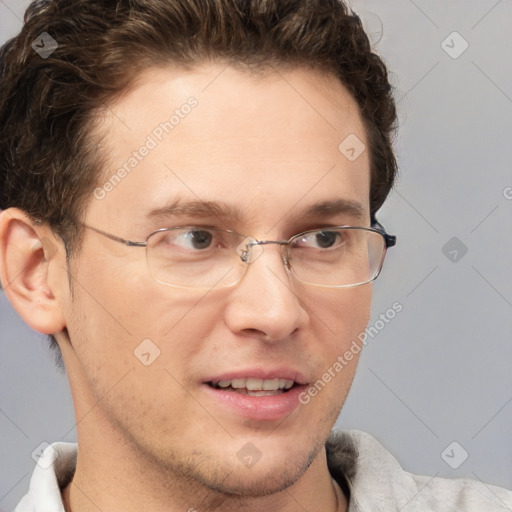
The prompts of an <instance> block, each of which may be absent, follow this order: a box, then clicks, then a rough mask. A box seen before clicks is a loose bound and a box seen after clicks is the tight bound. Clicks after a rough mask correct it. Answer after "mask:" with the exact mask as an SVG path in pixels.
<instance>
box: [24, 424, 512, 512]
mask: <svg viewBox="0 0 512 512" xmlns="http://www.w3.org/2000/svg"><path fill="white" fill-rule="evenodd" d="M326 451H327V461H328V467H329V471H330V473H331V476H332V477H333V478H334V479H335V480H336V482H337V483H338V485H339V486H340V487H341V488H342V489H343V491H344V492H345V495H346V496H347V498H348V499H349V508H348V512H434V511H435V512H505V511H507V512H512V491H508V490H505V489H502V488H499V487H495V486H491V485H486V484H484V483H481V482H477V481H475V480H469V479H447V478H437V477H429V476H419V475H413V474H411V473H408V472H407V471H404V470H403V469H402V468H401V467H400V465H399V464H398V462H397V461H396V459H395V458H394V457H393V456H392V455H391V454H390V453H389V452H388V451H387V450H386V449H385V448H384V447H383V446H382V445H381V444H379V442H378V441H377V440H376V439H375V438H373V437H372V436H371V435H369V434H366V433H364V432H360V431H357V430H338V431H333V432H332V433H331V435H330V436H329V439H328V441H327V444H326ZM76 458H77V445H76V444H74V443H54V444H52V445H50V446H48V447H47V448H46V450H45V451H44V452H43V455H42V456H41V458H40V459H39V461H38V463H37V466H36V468H35V470H34V473H33V475H32V479H31V481H30V488H29V492H28V493H27V494H26V495H25V496H24V497H23V499H22V500H21V501H20V503H19V504H18V506H17V507H16V509H15V512H64V511H65V509H64V505H63V503H62V496H61V489H63V488H64V487H65V486H66V485H67V484H68V483H69V482H70V480H71V478H72V477H73V473H74V470H75V466H76Z"/></svg>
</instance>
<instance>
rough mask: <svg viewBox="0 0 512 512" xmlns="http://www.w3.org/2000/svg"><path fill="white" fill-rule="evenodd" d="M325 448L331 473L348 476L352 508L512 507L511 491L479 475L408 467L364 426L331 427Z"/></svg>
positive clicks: (472, 511) (427, 511)
mask: <svg viewBox="0 0 512 512" xmlns="http://www.w3.org/2000/svg"><path fill="white" fill-rule="evenodd" d="M326 451H327V458H328V464H329V470H330V471H331V474H332V476H333V477H334V478H335V479H336V480H338V479H339V478H340V477H341V478H343V477H344V478H345V479H346V482H347V484H348V487H349V489H350V509H349V510H350V512H359V511H366V510H378V511H379V512H387V511H396V510H401V511H403V512H420V511H421V512H434V511H436V512H437V511H442V512H444V511H452V510H453V511H457V512H476V511H478V512H499V511H503V512H505V511H509V512H510V511H511V510H512V491H508V490H506V489H501V488H499V487H495V486H492V485H486V484H484V483H481V482H477V481H475V480H469V479H448V478H439V477H436V476H421V475H414V474H412V473H408V472H407V471H404V470H403V469H402V468H401V466H400V464H399V463H398V461H397V460H396V459H395V458H394V457H393V456H392V455H391V454H390V453H389V452H388V451H387V450H386V449H385V448H384V447H383V446H382V445H381V444H380V443H379V442H378V441H377V440H376V439H375V438H374V437H372V436H371V435H370V434H367V433H365V432H361V431H356V430H338V431H333V432H332V433H331V435H330V436H329V439H328V441H327V444H326ZM341 475H342V476H341Z"/></svg>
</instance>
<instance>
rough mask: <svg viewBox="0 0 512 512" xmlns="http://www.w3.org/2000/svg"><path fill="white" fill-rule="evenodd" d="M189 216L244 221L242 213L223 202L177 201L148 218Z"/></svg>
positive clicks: (159, 209) (156, 209)
mask: <svg viewBox="0 0 512 512" xmlns="http://www.w3.org/2000/svg"><path fill="white" fill-rule="evenodd" d="M180 215H189V216H191V217H217V218H220V219H222V220H227V219H230V220H235V221H237V222H241V221H242V220H243V219H244V215H243V213H242V211H241V210H240V209H239V208H238V207H236V206H232V205H229V204H227V203H224V202H222V201H187V202H186V203H184V202H182V201H181V200H179V199H177V200H175V201H173V202H172V203H170V204H168V205H165V206H163V207H161V208H155V209H153V210H150V211H149V212H148V214H147V218H149V219H155V218H160V217H178V216H180Z"/></svg>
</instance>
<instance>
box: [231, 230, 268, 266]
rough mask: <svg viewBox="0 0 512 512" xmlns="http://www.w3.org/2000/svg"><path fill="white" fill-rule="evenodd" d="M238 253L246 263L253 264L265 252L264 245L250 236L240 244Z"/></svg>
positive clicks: (237, 249)
mask: <svg viewBox="0 0 512 512" xmlns="http://www.w3.org/2000/svg"><path fill="white" fill-rule="evenodd" d="M236 253H237V254H238V256H240V259H241V260H242V261H243V262H244V263H247V264H251V263H254V262H255V261H256V260H257V259H258V258H259V257H260V256H261V255H262V254H263V247H261V245H259V244H258V241H257V240H255V239H254V238H251V237H250V236H248V237H245V238H244V239H243V240H242V242H240V243H239V244H238V247H237V248H236Z"/></svg>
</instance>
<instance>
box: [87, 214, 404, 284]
mask: <svg viewBox="0 0 512 512" xmlns="http://www.w3.org/2000/svg"><path fill="white" fill-rule="evenodd" d="M372 226H373V227H371V228H364V227H353V226H335V227H326V228H322V229H314V230H310V231H304V232H303V233H299V234H297V235H294V236H292V237H291V238H290V239H289V240H256V239H255V238H251V237H247V236H244V235H241V234H239V233H236V232H234V231H230V230H221V229H211V228H208V227H200V226H184V227H175V228H162V229H157V230H156V231H153V232H152V233H150V234H149V235H148V237H147V238H146V240H145V241H143V242H132V241H130V240H125V239H124V238H120V237H118V236H115V235H112V234H110V233H106V232H105V231H102V230H100V229H97V228H94V227H91V226H87V225H85V224H84V227H86V228H88V229H91V230H93V231H95V232H96V233H99V234H100V235H103V236H105V237H107V238H109V239H110V240H113V241H115V242H120V243H122V244H124V245H126V246H128V247H145V248H146V259H147V264H148V269H149V273H150V274H151V276H152V277H153V278H154V279H155V280H156V281H158V282H159V283H161V284H164V285H167V286H174V287H179V288H208V289H209V288H212V287H216V288H218V287H229V286H234V285H235V284H237V283H238V282H240V280H241V279H242V278H243V276H244V275H245V273H246V272H247V268H248V267H249V265H250V264H251V263H253V262H254V261H256V260H257V259H258V257H259V256H260V255H261V254H262V252H263V246H264V245H271V244H275V245H280V246H281V249H282V253H281V256H282V259H283V263H284V265H285V268H286V269H287V271H288V272H291V273H292V274H293V275H294V277H295V278H296V279H297V280H298V281H300V282H302V283H306V284H309V285H314V286H322V287H327V288H347V287H353V286H359V285H363V284H366V283H369V282H370V281H373V280H374V279H376V278H377V277H378V275H379V274H380V271H381V269H382V265H383V263H384V257H385V255H386V250H387V248H388V247H393V246H394V245H395V244H396V237H395V236H393V235H388V234H387V233H386V232H385V230H384V228H383V227H382V226H381V225H380V224H379V223H378V222H377V221H374V223H373V225H372Z"/></svg>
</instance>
